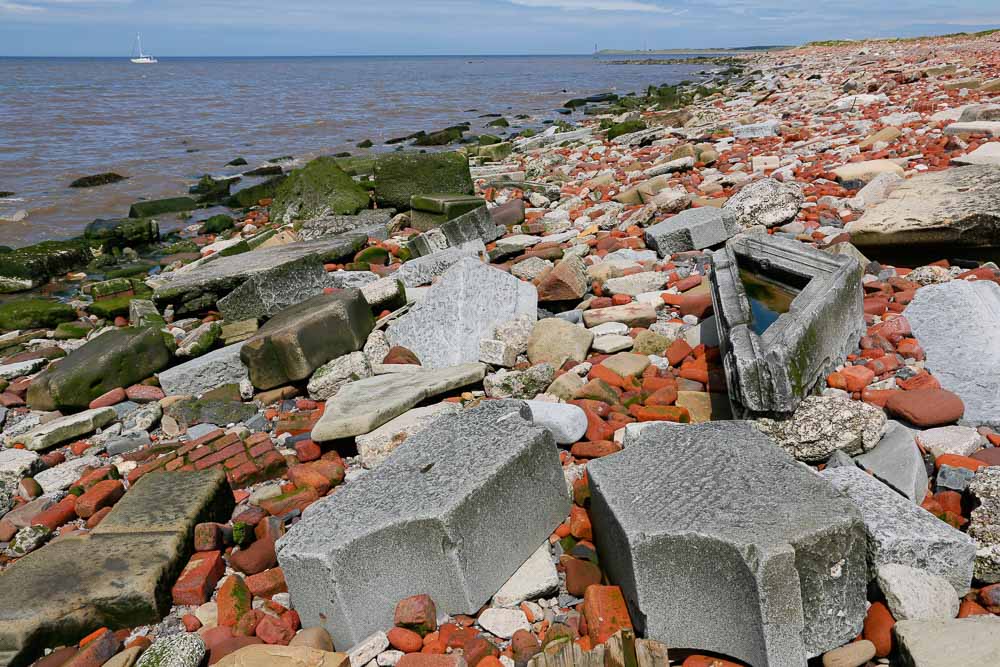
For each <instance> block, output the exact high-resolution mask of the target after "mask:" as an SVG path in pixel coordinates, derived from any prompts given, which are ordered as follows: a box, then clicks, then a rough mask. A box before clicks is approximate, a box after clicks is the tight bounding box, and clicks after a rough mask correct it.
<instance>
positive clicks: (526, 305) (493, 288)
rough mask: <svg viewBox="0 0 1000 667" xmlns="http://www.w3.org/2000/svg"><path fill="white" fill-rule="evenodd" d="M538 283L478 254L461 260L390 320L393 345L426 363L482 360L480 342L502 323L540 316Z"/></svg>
mask: <svg viewBox="0 0 1000 667" xmlns="http://www.w3.org/2000/svg"><path fill="white" fill-rule="evenodd" d="M537 303H538V302H537V294H536V292H535V288H534V286H532V285H530V284H528V283H524V282H521V281H520V280H518V279H517V278H515V277H514V276H512V275H510V274H509V273H504V272H503V271H501V270H499V269H495V268H493V267H491V266H488V265H486V264H483V263H482V262H480V261H479V260H477V259H472V258H466V259H462V260H460V261H459V262H458V263H457V264H455V266H453V267H452V268H450V269H449V270H448V271H447V272H445V274H444V275H443V276H442V277H441V280H440V281H439V282H438V283H436V284H435V285H434V286H432V287H431V289H430V291H429V292H428V293H427V296H426V297H425V298H424V299H423V300H422V301H421V302H420V303H418V304H417V305H416V306H414V307H413V309H412V310H410V312H409V313H407V314H406V315H404V316H403V317H401V318H399V319H398V320H396V321H395V322H393V323H392V324H390V325H389V329H388V331H387V332H386V336H387V338H388V340H389V344H390V345H401V346H403V347H405V348H407V349H408V350H410V351H412V352H414V353H415V354H416V355H417V357H418V358H419V359H420V363H421V364H422V365H423V366H424V367H425V368H442V367H445V366H453V365H455V364H461V363H469V362H476V361H478V360H479V341H480V340H482V339H483V338H487V339H488V338H492V336H493V329H494V327H495V326H496V325H497V324H500V323H502V322H506V321H507V320H511V319H514V318H515V317H518V316H519V315H528V316H530V317H535V316H537Z"/></svg>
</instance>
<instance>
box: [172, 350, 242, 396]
mask: <svg viewBox="0 0 1000 667" xmlns="http://www.w3.org/2000/svg"><path fill="white" fill-rule="evenodd" d="M242 349H243V342H240V343H235V344H233V345H227V346H226V347H222V348H219V349H218V350H212V351H211V352H209V353H208V354H203V355H202V356H200V357H195V358H194V359H192V360H191V361H186V362H184V363H183V364H179V365H177V366H174V367H173V368H169V369H167V370H165V371H161V372H160V373H159V374H158V375H157V377H158V378H159V380H160V387H161V388H162V389H163V391H164V393H165V394H166V395H167V396H177V395H190V396H201V395H202V394H204V393H205V392H207V391H211V390H212V389H215V388H217V387H221V386H222V385H226V384H239V383H240V382H242V381H243V380H248V379H249V377H250V376H249V374H248V373H247V367H246V366H244V365H243V362H242V361H241V360H240V350H242Z"/></svg>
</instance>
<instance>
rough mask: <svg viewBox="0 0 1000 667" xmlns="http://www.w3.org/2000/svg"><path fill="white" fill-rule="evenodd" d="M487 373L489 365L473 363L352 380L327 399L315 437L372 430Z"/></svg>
mask: <svg viewBox="0 0 1000 667" xmlns="http://www.w3.org/2000/svg"><path fill="white" fill-rule="evenodd" d="M485 375H486V366H485V365H484V364H480V363H473V364H461V365H458V366H451V367H446V368H438V369H434V370H424V369H419V370H415V371H413V372H408V373H389V374H386V375H376V376H375V377H370V378H365V379H364V380H358V381H357V382H351V383H350V384H347V385H345V386H344V387H342V388H341V390H340V391H339V392H338V393H337V395H336V396H334V397H333V398H331V399H329V400H328V401H327V403H326V410H325V411H324V412H323V416H322V417H320V420H319V421H318V422H317V423H316V426H315V427H313V430H312V439H313V440H315V441H316V442H325V441H328V440H337V439H338V438H349V437H353V436H357V435H363V434H365V433H371V432H372V431H374V430H375V429H376V428H378V427H379V426H381V425H382V424H385V423H386V422H388V421H389V420H390V419H394V418H396V417H398V416H400V415H402V414H403V413H404V412H406V411H407V410H409V409H410V408H412V407H413V406H415V405H417V404H418V403H420V402H421V401H425V400H427V399H429V398H431V397H433V396H437V395H438V394H442V393H444V392H446V391H451V390H452V389H458V388H459V387H464V386H466V385H469V384H472V383H474V382H479V381H480V380H482V379H483V377H485Z"/></svg>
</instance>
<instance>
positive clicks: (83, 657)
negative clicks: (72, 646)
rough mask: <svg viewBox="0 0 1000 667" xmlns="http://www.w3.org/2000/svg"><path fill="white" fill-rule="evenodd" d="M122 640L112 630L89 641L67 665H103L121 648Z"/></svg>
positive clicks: (94, 666) (68, 666)
mask: <svg viewBox="0 0 1000 667" xmlns="http://www.w3.org/2000/svg"><path fill="white" fill-rule="evenodd" d="M121 645H122V643H121V640H120V639H118V636H117V635H115V633H113V632H111V631H110V630H104V631H103V632H101V634H100V635H98V636H97V637H95V638H93V639H91V640H90V641H88V642H87V645H86V646H84V647H83V648H81V649H80V651H79V652H78V653H77V654H76V655H75V656H73V658H72V659H71V660H70V661H69V662H67V663H66V665H67V667H70V666H71V667H101V665H103V664H104V663H106V662H107V661H108V660H110V659H111V657H112V656H113V655H114V654H115V653H117V652H118V649H119V648H121Z"/></svg>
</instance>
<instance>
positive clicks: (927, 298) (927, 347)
mask: <svg viewBox="0 0 1000 667" xmlns="http://www.w3.org/2000/svg"><path fill="white" fill-rule="evenodd" d="M904 314H905V315H906V319H907V320H909V322H910V327H911V328H912V329H913V335H914V336H915V337H916V339H917V340H919V341H920V345H921V347H923V348H924V352H925V353H926V355H927V359H926V365H927V369H928V370H929V371H931V372H932V373H934V377H935V378H937V379H938V381H939V382H940V383H941V386H942V387H944V388H945V389H947V390H948V391H952V392H955V393H956V394H958V396H959V397H960V398H961V399H962V402H963V403H964V404H965V415H964V416H963V417H962V422H961V423H963V424H967V425H970V426H990V427H993V428H1000V403H998V402H997V396H1000V285H997V284H996V283H994V282H990V281H988V280H978V281H974V282H969V281H966V280H952V281H950V282H947V283H942V284H940V285H928V286H927V287H924V288H922V289H919V290H917V295H916V297H914V299H913V301H912V302H911V303H910V305H909V306H907V307H906V311H905V313H904Z"/></svg>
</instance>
